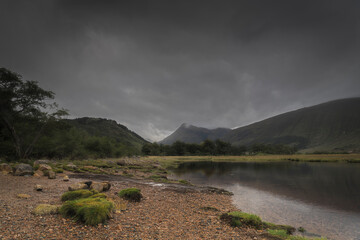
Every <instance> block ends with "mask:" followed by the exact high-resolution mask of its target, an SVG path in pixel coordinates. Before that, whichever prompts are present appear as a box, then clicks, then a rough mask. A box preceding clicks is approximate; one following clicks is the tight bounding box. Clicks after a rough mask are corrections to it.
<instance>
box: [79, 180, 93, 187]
mask: <svg viewBox="0 0 360 240" xmlns="http://www.w3.org/2000/svg"><path fill="white" fill-rule="evenodd" d="M81 183H84V184H86V185H87V186H88V187H87V188H90V186H91V184H92V181H84V182H81Z"/></svg>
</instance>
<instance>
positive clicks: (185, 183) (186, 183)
mask: <svg viewBox="0 0 360 240" xmlns="http://www.w3.org/2000/svg"><path fill="white" fill-rule="evenodd" d="M178 182H179V183H181V184H184V185H191V183H190V182H189V181H186V180H184V179H180V180H179V181H178Z"/></svg>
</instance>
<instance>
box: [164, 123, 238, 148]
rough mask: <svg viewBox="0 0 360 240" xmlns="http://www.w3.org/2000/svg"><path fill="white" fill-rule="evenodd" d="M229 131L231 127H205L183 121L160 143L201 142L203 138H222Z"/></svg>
mask: <svg viewBox="0 0 360 240" xmlns="http://www.w3.org/2000/svg"><path fill="white" fill-rule="evenodd" d="M230 131H231V129H228V128H216V129H207V128H201V127H196V126H193V125H189V124H185V123H183V124H182V125H181V126H180V127H179V128H178V129H177V130H176V131H175V132H173V133H172V134H171V135H170V136H168V137H166V138H165V139H164V140H162V141H161V142H160V143H162V144H172V143H174V142H176V141H182V142H185V143H201V142H202V141H204V140H205V139H210V140H215V139H219V138H222V137H223V136H224V135H225V134H227V133H229V132H230Z"/></svg>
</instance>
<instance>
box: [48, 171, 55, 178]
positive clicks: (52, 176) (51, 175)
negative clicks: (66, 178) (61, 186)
mask: <svg viewBox="0 0 360 240" xmlns="http://www.w3.org/2000/svg"><path fill="white" fill-rule="evenodd" d="M48 178H49V179H55V178H56V173H55V172H54V171H53V170H50V171H48Z"/></svg>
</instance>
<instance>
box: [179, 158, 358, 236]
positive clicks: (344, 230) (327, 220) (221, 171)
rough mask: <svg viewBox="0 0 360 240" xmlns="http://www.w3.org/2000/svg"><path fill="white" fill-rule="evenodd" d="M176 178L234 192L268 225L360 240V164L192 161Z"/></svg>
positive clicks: (241, 206) (244, 206) (237, 199)
mask: <svg viewBox="0 0 360 240" xmlns="http://www.w3.org/2000/svg"><path fill="white" fill-rule="evenodd" d="M173 178H177V179H186V180H189V181H191V182H192V183H194V184H200V185H210V186H215V187H221V188H224V189H227V190H229V191H232V192H233V193H234V196H233V200H234V203H235V205H236V206H237V207H238V208H239V209H241V210H243V211H244V212H249V213H254V214H257V215H259V216H260V217H261V218H262V219H263V220H265V221H270V222H274V223H278V224H288V225H292V226H295V227H300V226H302V227H304V228H305V229H306V230H307V231H308V232H313V233H316V234H320V235H322V236H326V237H328V238H330V239H341V240H346V239H356V240H360V164H349V163H301V162H270V163H243V162H242V163H226V162H221V163H217V162H190V163H183V164H181V165H180V166H179V168H177V169H175V170H174V171H173Z"/></svg>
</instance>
